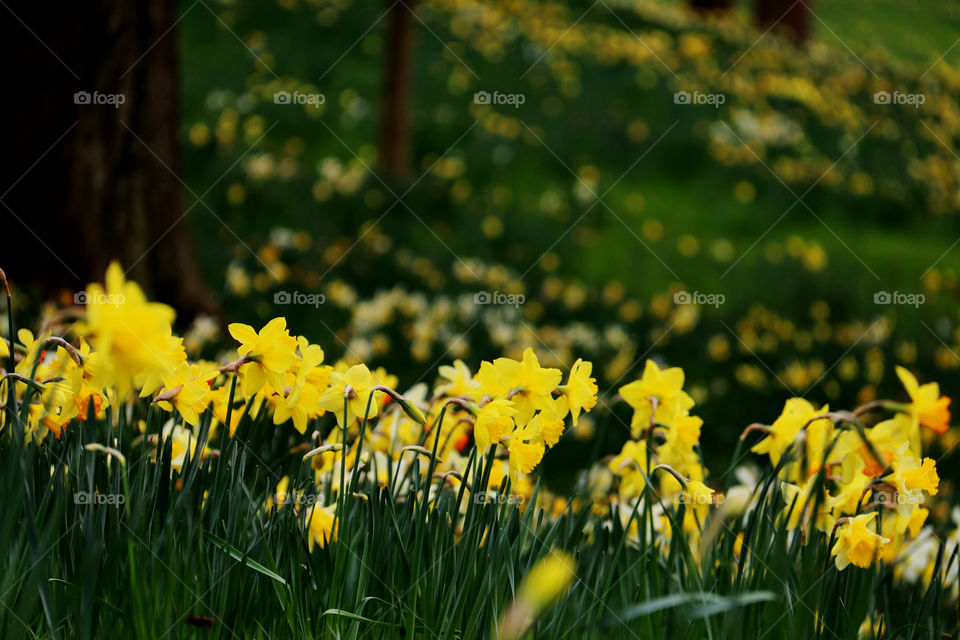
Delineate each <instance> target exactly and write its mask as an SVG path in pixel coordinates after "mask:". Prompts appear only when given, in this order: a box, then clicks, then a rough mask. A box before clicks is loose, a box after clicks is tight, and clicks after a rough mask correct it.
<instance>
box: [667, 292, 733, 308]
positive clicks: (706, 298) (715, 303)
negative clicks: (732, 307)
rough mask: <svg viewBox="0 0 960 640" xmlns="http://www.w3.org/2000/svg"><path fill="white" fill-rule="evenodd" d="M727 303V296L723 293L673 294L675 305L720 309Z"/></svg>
mask: <svg viewBox="0 0 960 640" xmlns="http://www.w3.org/2000/svg"><path fill="white" fill-rule="evenodd" d="M726 301H727V296H725V295H723V294H722V293H701V292H699V291H694V292H693V293H691V292H689V291H677V292H676V293H674V294H673V304H699V305H702V306H711V307H719V306H720V305H722V304H723V303H724V302H726Z"/></svg>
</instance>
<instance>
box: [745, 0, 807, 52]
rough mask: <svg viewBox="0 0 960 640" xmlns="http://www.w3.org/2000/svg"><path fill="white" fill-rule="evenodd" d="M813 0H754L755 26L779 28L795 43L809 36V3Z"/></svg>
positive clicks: (803, 40) (801, 41)
mask: <svg viewBox="0 0 960 640" xmlns="http://www.w3.org/2000/svg"><path fill="white" fill-rule="evenodd" d="M812 2H813V0H756V4H755V5H754V14H755V16H756V21H757V26H759V27H760V28H761V29H769V28H770V27H771V26H773V27H774V28H775V29H776V28H779V29H780V30H782V31H783V32H784V33H785V34H786V35H787V36H788V37H789V38H791V39H792V40H793V41H794V42H796V43H797V44H802V43H804V42H806V41H807V40H808V39H809V38H810V18H811V15H812V11H811V9H810V5H811V3H812Z"/></svg>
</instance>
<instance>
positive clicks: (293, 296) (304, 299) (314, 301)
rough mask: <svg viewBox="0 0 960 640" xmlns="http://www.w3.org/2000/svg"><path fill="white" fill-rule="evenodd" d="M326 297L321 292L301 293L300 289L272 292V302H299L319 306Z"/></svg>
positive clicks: (314, 306)
mask: <svg viewBox="0 0 960 640" xmlns="http://www.w3.org/2000/svg"><path fill="white" fill-rule="evenodd" d="M326 301H327V297H326V296H325V295H323V294H322V293H303V292H302V291H277V292H276V293H275V294H273V304H301V305H308V306H311V307H313V308H315V309H317V308H319V307H320V305H322V304H323V303H324V302H326Z"/></svg>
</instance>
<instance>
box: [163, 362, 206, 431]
mask: <svg viewBox="0 0 960 640" xmlns="http://www.w3.org/2000/svg"><path fill="white" fill-rule="evenodd" d="M217 374H218V371H217V368H216V367H214V366H212V365H204V364H189V363H186V362H182V363H180V364H179V365H178V366H177V368H176V369H175V370H174V372H173V374H171V375H169V376H166V377H165V378H164V390H163V391H161V392H160V393H159V394H158V395H157V397H156V400H155V401H156V403H157V406H158V407H160V408H162V409H164V410H166V411H173V409H174V408H176V410H177V411H178V412H179V413H180V415H181V416H183V421H184V422H186V423H187V424H189V425H191V426H195V425H196V424H197V421H198V420H199V419H200V413H201V412H202V411H203V410H204V409H206V408H207V405H208V404H209V403H210V381H211V380H213V379H214V378H215V377H217Z"/></svg>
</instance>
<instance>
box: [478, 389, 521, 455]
mask: <svg viewBox="0 0 960 640" xmlns="http://www.w3.org/2000/svg"><path fill="white" fill-rule="evenodd" d="M516 415H517V409H516V407H515V406H514V405H513V402H511V401H510V400H507V399H506V398H497V399H495V400H491V401H490V402H488V403H487V404H485V405H483V407H481V409H480V413H479V414H478V415H477V421H476V424H475V425H474V427H473V438H474V441H475V442H476V443H477V449H479V450H480V452H481V453H485V452H486V451H487V449H489V448H490V445H491V444H496V443H498V442H500V440H502V439H503V438H505V437H506V436H508V435H510V432H511V431H512V430H513V426H514V419H515V418H516Z"/></svg>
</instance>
